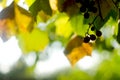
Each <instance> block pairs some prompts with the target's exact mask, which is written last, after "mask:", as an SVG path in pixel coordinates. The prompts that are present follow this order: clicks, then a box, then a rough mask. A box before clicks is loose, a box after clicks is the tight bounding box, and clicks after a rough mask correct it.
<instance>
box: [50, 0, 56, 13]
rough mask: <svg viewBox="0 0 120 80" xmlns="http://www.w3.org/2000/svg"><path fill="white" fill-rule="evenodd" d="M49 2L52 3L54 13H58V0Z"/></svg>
mask: <svg viewBox="0 0 120 80" xmlns="http://www.w3.org/2000/svg"><path fill="white" fill-rule="evenodd" d="M49 2H50V6H51V9H52V10H53V11H57V10H58V7H57V4H58V0H49Z"/></svg>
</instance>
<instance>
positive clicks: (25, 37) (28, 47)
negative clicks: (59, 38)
mask: <svg viewBox="0 0 120 80" xmlns="http://www.w3.org/2000/svg"><path fill="white" fill-rule="evenodd" d="M18 40H19V45H20V48H21V49H22V51H23V53H29V52H32V51H36V52H39V51H41V50H43V49H44V48H45V47H46V45H47V44H48V43H49V38H48V34H47V33H46V32H44V31H41V30H40V29H38V28H35V29H34V30H33V31H32V32H31V33H28V32H23V33H20V34H19V35H18Z"/></svg>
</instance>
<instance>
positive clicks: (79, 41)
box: [64, 36, 92, 65]
mask: <svg viewBox="0 0 120 80" xmlns="http://www.w3.org/2000/svg"><path fill="white" fill-rule="evenodd" d="M64 53H65V55H66V56H67V58H68V60H69V61H70V63H71V65H74V64H75V63H76V62H77V61H78V60H79V59H81V58H83V57H84V56H87V55H88V56H90V55H91V53H92V46H91V44H90V43H84V42H83V38H82V37H80V36H76V37H74V38H73V39H72V40H70V42H69V43H68V45H67V47H66V48H65V51H64Z"/></svg>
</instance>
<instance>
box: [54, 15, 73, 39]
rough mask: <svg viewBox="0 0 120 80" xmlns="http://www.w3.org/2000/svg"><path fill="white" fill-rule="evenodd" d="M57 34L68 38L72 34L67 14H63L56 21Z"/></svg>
mask: <svg viewBox="0 0 120 80" xmlns="http://www.w3.org/2000/svg"><path fill="white" fill-rule="evenodd" d="M55 25H56V34H57V35H60V36H63V37H65V38H68V37H69V36H70V35H71V34H72V31H73V30H72V27H71V24H70V22H69V17H68V16H67V15H66V14H63V15H61V17H60V18H58V19H57V20H56V22H55Z"/></svg>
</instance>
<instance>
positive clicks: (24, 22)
mask: <svg viewBox="0 0 120 80" xmlns="http://www.w3.org/2000/svg"><path fill="white" fill-rule="evenodd" d="M14 5H15V10H14V11H15V21H16V25H17V26H18V28H19V31H20V32H21V31H31V30H32V29H33V18H32V16H31V14H30V13H29V12H28V11H26V10H25V9H23V8H21V7H20V6H18V5H17V4H14Z"/></svg>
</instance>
